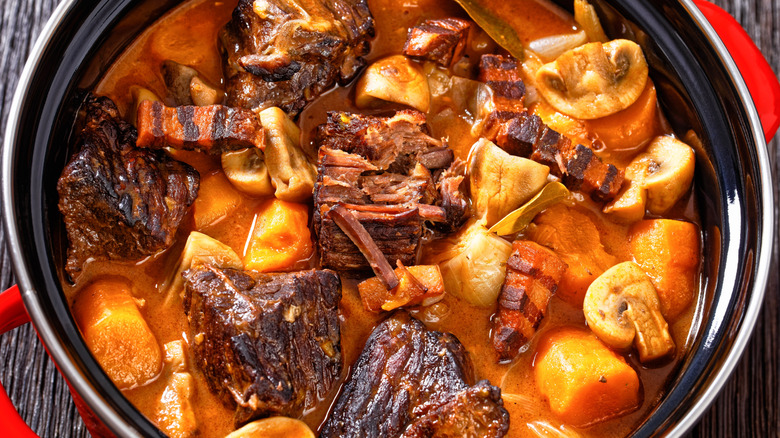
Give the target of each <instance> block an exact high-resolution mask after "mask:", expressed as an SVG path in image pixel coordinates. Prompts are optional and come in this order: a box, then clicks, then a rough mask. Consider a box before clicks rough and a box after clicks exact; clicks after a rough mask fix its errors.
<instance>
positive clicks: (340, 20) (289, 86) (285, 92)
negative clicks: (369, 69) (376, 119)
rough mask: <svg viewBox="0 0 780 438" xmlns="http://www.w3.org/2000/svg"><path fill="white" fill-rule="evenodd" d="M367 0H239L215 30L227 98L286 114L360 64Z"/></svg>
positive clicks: (368, 31) (367, 28) (368, 30)
mask: <svg viewBox="0 0 780 438" xmlns="http://www.w3.org/2000/svg"><path fill="white" fill-rule="evenodd" d="M373 36H374V19H373V17H372V16H371V12H370V11H369V9H368V4H367V2H366V0H306V1H298V0H264V1H252V0H240V1H239V2H238V6H237V7H236V9H235V10H234V11H233V18H232V19H231V21H230V22H229V23H228V24H227V25H226V26H225V28H224V29H223V30H222V32H221V34H220V40H221V42H222V49H223V61H224V62H223V66H224V71H225V78H226V87H227V97H228V105H230V106H238V107H242V108H246V109H256V108H266V107H269V106H278V107H280V108H282V109H283V110H285V111H286V112H287V113H288V114H290V115H295V114H297V113H298V112H299V111H300V110H301V109H303V107H304V106H305V105H306V104H307V103H308V102H310V101H312V100H313V99H314V98H316V97H317V96H319V95H320V94H321V93H322V92H323V91H326V90H327V89H329V88H330V87H332V86H333V85H334V84H335V83H336V82H337V81H338V82H340V83H346V82H347V81H349V80H350V79H352V78H353V77H354V76H355V74H357V72H358V71H359V70H360V68H361V67H362V66H363V65H364V64H365V61H364V60H363V58H362V56H363V55H365V54H366V53H368V49H369V45H368V39H369V38H371V37H373Z"/></svg>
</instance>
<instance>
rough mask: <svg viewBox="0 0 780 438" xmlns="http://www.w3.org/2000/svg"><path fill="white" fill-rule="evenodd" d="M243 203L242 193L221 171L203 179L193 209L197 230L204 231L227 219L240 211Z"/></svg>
mask: <svg viewBox="0 0 780 438" xmlns="http://www.w3.org/2000/svg"><path fill="white" fill-rule="evenodd" d="M241 201H242V197H241V193H239V192H238V190H236V189H235V188H234V187H233V184H230V181H229V180H228V179H227V177H226V176H225V174H224V173H223V172H222V171H221V170H217V171H214V172H212V173H210V174H208V175H206V176H205V177H203V178H201V180H200V190H199V191H198V197H197V199H195V203H194V205H193V207H192V210H193V214H194V215H195V229H197V230H199V231H200V230H203V229H204V228H207V227H209V226H211V225H214V224H215V223H217V222H219V221H220V220H222V219H224V218H226V217H227V216H229V215H230V214H231V213H233V212H235V211H236V210H237V209H238V207H239V206H240V205H241Z"/></svg>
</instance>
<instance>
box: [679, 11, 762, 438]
mask: <svg viewBox="0 0 780 438" xmlns="http://www.w3.org/2000/svg"><path fill="white" fill-rule="evenodd" d="M680 3H681V4H682V5H683V7H684V8H685V9H686V11H687V12H688V13H689V14H690V15H691V17H693V19H694V20H695V21H696V23H697V24H698V25H699V29H700V30H701V31H702V32H703V33H704V34H705V35H706V36H707V39H708V40H709V42H710V44H711V46H712V47H713V48H714V49H715V51H716V53H717V55H718V57H719V58H720V61H721V62H722V63H723V65H724V66H725V67H726V69H727V70H728V74H729V77H730V78H731V81H732V83H733V84H734V86H735V87H736V88H737V91H738V92H739V95H740V97H741V98H742V101H743V102H744V104H745V110H746V111H747V114H748V117H749V118H750V126H751V128H752V133H753V138H754V140H755V144H756V155H757V159H758V166H759V172H760V187H762V188H763V190H761V195H762V204H763V206H764V209H763V212H762V213H763V216H762V217H761V218H760V221H761V226H762V228H761V230H762V233H763V235H762V238H761V239H760V241H759V242H758V246H759V249H758V257H757V265H756V269H755V277H754V281H755V282H754V286H753V289H752V290H753V293H752V294H751V296H750V301H749V302H748V304H747V308H746V310H745V313H744V315H743V319H742V322H741V325H740V328H739V331H738V333H737V335H736V337H735V338H734V340H733V342H732V344H731V348H730V349H729V351H728V355H727V356H726V359H725V360H724V361H723V362H721V364H720V365H719V367H718V369H717V376H716V377H715V378H714V379H713V380H712V381H711V383H710V384H709V385H708V386H707V388H706V389H705V390H704V391H703V392H702V393H701V394H700V395H699V397H698V398H697V399H696V401H695V402H694V403H693V405H692V406H691V407H690V409H688V410H687V411H686V413H685V415H684V416H683V417H682V418H681V419H680V420H679V421H678V422H677V423H676V424H674V425H673V426H672V427H671V428H670V429H669V431H668V436H672V437H677V436H682V435H683V434H684V433H685V432H686V431H688V430H689V429H690V428H691V427H693V425H694V424H696V422H697V421H698V420H699V418H700V417H701V416H702V414H704V412H705V411H706V410H707V409H708V408H709V407H710V405H712V402H713V401H715V398H716V397H717V395H718V394H719V393H720V390H721V389H722V388H723V385H725V384H726V382H727V381H728V379H729V377H730V376H731V374H732V373H733V372H734V369H735V368H736V366H737V363H739V360H740V358H741V357H742V353H743V352H744V351H745V347H747V344H748V341H749V340H750V336H751V335H752V334H753V329H754V328H755V325H756V321H757V320H758V315H759V313H760V312H761V306H762V304H763V302H764V295H765V293H766V285H767V281H768V279H769V267H770V264H771V260H772V242H774V234H775V227H774V209H773V207H774V194H773V193H772V190H771V187H774V185H773V183H772V171H771V165H770V162H769V153H768V151H767V145H766V140H765V137H764V132H763V129H762V126H761V120H760V118H759V117H758V111H757V110H756V107H755V105H754V104H753V98H752V97H751V95H750V91H749V90H748V88H747V85H746V84H745V80H744V78H743V77H742V74H741V73H740V72H739V69H738V68H737V65H736V64H735V63H734V59H733V58H732V57H731V54H730V53H729V51H728V50H727V49H726V46H725V45H724V44H723V41H722V40H721V39H720V37H719V36H718V34H717V32H716V31H715V29H714V28H713V27H712V25H711V24H710V22H709V21H708V20H707V19H706V17H705V16H704V14H702V12H701V11H700V10H699V8H698V7H697V6H696V5H695V4H694V3H693V0H680ZM729 250H730V251H732V252H736V251H738V249H737V248H733V247H732V248H729ZM736 256H737V257H738V256H739V254H737V255H736Z"/></svg>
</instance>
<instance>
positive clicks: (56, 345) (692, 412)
mask: <svg viewBox="0 0 780 438" xmlns="http://www.w3.org/2000/svg"><path fill="white" fill-rule="evenodd" d="M680 2H681V4H682V5H683V7H684V8H685V9H686V11H687V12H688V13H689V14H690V15H691V17H693V19H694V20H695V21H696V23H697V24H698V26H699V28H700V30H701V31H702V32H703V33H704V34H705V35H706V36H707V38H708V40H709V42H710V43H711V46H712V47H713V48H714V49H715V51H716V53H717V55H718V57H719V58H720V60H721V62H722V63H723V65H724V66H725V67H726V68H727V70H728V74H729V77H730V78H731V80H732V83H733V84H734V86H735V87H736V88H737V91H738V93H739V95H740V96H741V97H742V100H743V103H744V104H745V109H746V111H747V114H748V117H749V118H750V123H751V127H752V134H753V137H754V139H755V144H756V154H757V159H758V165H759V172H760V183H761V187H764V188H770V187H773V185H772V174H771V170H770V169H771V167H770V163H769V156H768V152H767V147H766V142H765V140H764V134H763V132H762V129H761V121H760V119H759V117H758V112H757V111H756V108H755V106H754V105H753V100H752V97H751V96H750V92H749V91H748V89H747V86H746V84H745V82H744V80H743V78H742V75H741V74H740V72H739V70H738V69H737V67H736V64H735V63H734V61H733V59H732V58H731V55H730V54H729V52H728V50H727V49H726V47H725V46H724V44H723V42H722V41H721V39H720V37H719V36H718V35H717V33H716V32H715V30H714V29H713V27H712V26H711V25H710V23H709V22H708V21H707V19H706V18H705V17H704V15H703V14H702V13H701V11H699V9H698V8H697V7H696V6H695V4H694V3H693V1H692V0H680ZM75 4H76V0H64V1H63V2H62V3H60V4H59V6H58V7H57V8H56V9H55V11H54V13H53V14H52V16H51V18H50V19H49V20H48V22H47V23H46V25H45V26H44V28H43V30H42V32H41V34H40V36H39V37H38V40H37V41H36V43H35V45H34V47H33V49H32V51H31V52H30V56H29V58H28V60H27V62H26V64H25V67H24V69H23V71H22V74H21V76H20V78H19V83H18V85H17V88H16V92H15V94H14V97H13V100H12V103H11V108H10V112H9V116H8V121H7V124H6V133H5V138H4V144H5V147H4V148H3V153H2V174H0V188H2V195H3V199H2V208H3V211H2V215H3V222H4V227H5V231H6V236H7V239H8V243H9V245H8V251H9V253H10V255H11V259H12V262H13V267H14V272H15V274H16V279H17V281H18V285H19V290H20V292H21V295H22V299H23V300H24V304H25V307H26V309H27V312H28V314H29V315H30V318H31V319H32V321H33V323H34V325H35V328H36V330H37V332H38V335H39V336H40V337H41V339H42V340H43V342H44V344H45V346H46V349H47V352H48V353H49V355H50V356H51V357H52V359H53V360H54V362H55V363H56V364H57V367H58V369H59V370H60V372H62V374H63V375H64V376H65V378H66V379H67V381H68V382H69V383H70V384H71V386H72V387H73V388H74V389H75V390H76V392H77V393H78V394H79V396H80V397H81V399H82V400H83V401H84V402H86V404H87V405H88V406H89V407H90V409H91V410H92V411H93V412H94V413H95V414H96V415H97V416H98V418H99V419H100V420H101V421H102V422H103V424H104V425H106V426H107V427H108V428H109V429H110V430H111V431H112V432H114V433H115V434H117V435H118V436H123V437H124V436H127V437H140V436H141V435H139V434H138V432H137V430H136V429H135V428H134V427H133V425H132V424H129V423H128V422H127V421H125V419H124V418H123V417H122V416H120V415H119V414H118V413H117V412H115V411H114V410H113V409H111V408H110V407H109V405H108V404H107V403H106V402H105V399H104V397H103V396H102V395H101V393H100V392H99V391H98V390H97V389H96V388H95V387H94V386H93V385H91V384H90V383H89V381H88V380H87V379H86V378H85V377H84V375H82V373H81V372H80V371H79V370H78V369H77V368H76V366H75V365H74V364H73V363H72V362H71V358H70V355H69V353H68V352H67V350H66V348H65V347H64V346H63V345H62V344H60V342H59V339H58V337H57V335H56V333H55V330H54V328H53V327H52V325H51V324H50V323H49V322H48V320H47V319H46V317H45V315H44V312H43V310H42V306H41V303H40V301H39V299H40V298H39V297H38V295H37V294H36V293H35V291H34V290H33V287H32V284H33V283H32V280H31V278H30V274H29V272H28V271H27V269H26V267H25V265H24V263H23V257H22V251H21V248H22V246H21V239H20V235H19V230H18V228H17V226H16V221H17V220H18V219H19V218H17V217H15V215H14V213H13V212H14V208H13V206H14V193H13V192H12V180H13V178H11V175H12V174H13V171H14V170H15V169H14V167H13V156H14V149H15V145H16V137H17V129H16V128H17V125H18V122H19V116H20V114H21V110H22V102H23V100H24V95H25V93H26V90H28V89H29V88H30V86H31V85H32V83H31V81H32V76H33V72H34V71H36V69H37V68H38V66H39V64H40V61H41V57H42V54H43V53H44V51H45V49H46V47H47V46H48V44H49V43H50V41H51V38H52V36H53V35H54V31H55V30H56V29H57V28H58V27H59V25H60V23H61V22H62V20H63V18H64V17H65V16H66V15H67V14H68V13H69V11H71V9H72V8H73V7H74V6H75ZM761 192H762V203H763V205H764V206H766V208H764V209H763V216H762V217H761V218H760V221H761V226H762V232H763V238H762V239H761V241H760V242H758V245H759V251H758V256H757V258H756V259H757V265H756V268H755V276H754V288H753V293H752V294H751V297H750V301H749V302H748V304H747V308H746V310H745V313H744V315H743V319H742V321H741V325H740V327H739V330H738V333H737V335H736V337H735V338H734V340H733V343H732V345H731V348H730V349H729V350H728V355H727V357H726V359H725V360H724V361H723V362H721V363H720V365H719V366H718V368H717V376H716V377H715V378H714V379H713V380H712V381H711V383H710V384H709V385H708V386H707V388H706V389H705V390H704V391H703V392H702V393H701V394H700V395H699V397H698V398H697V399H696V400H695V402H694V403H693V404H692V406H691V407H690V408H689V409H688V410H687V412H686V413H685V415H684V416H683V417H682V418H681V419H680V421H678V422H677V423H676V424H674V425H673V426H672V427H671V428H670V429H669V431H668V432H667V433H668V436H681V435H682V434H684V433H685V432H686V431H687V430H689V429H690V428H691V427H692V426H693V425H694V424H695V423H696V421H697V420H698V419H699V417H700V416H701V415H702V414H703V413H704V411H705V410H706V409H707V408H708V407H709V406H710V405H711V404H712V402H713V401H714V400H715V397H716V396H717V394H718V393H719V392H720V390H721V389H722V387H723V385H724V384H725V383H726V382H727V381H728V378H729V377H730V376H731V374H732V373H733V371H734V368H735V367H736V365H737V363H738V362H739V359H740V357H741V356H742V353H743V351H744V349H745V347H746V346H747V343H748V341H749V339H750V336H751V334H752V332H753V328H754V327H755V324H756V321H757V318H758V315H759V313H760V310H761V305H762V303H763V298H764V294H765V289H766V284H767V280H768V277H769V267H770V263H771V251H772V244H771V242H773V241H774V240H773V239H774V233H775V230H774V226H773V225H774V217H773V210H772V208H771V207H772V206H773V205H774V201H773V194H772V191H771V190H762V191H761ZM730 250H731V251H737V249H735V248H730Z"/></svg>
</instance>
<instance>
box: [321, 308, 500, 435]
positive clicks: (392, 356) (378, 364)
mask: <svg viewBox="0 0 780 438" xmlns="http://www.w3.org/2000/svg"><path fill="white" fill-rule="evenodd" d="M473 380H474V376H473V370H472V366H471V362H470V361H469V359H468V356H467V352H466V350H465V348H464V347H463V345H462V344H461V343H460V341H458V339H457V338H456V337H455V336H453V335H451V334H449V333H442V332H437V331H432V330H428V329H427V328H426V327H425V325H424V324H423V323H421V322H420V321H418V320H416V319H414V318H412V317H410V316H409V315H408V314H407V313H406V312H398V313H395V314H394V315H393V316H392V317H390V318H389V319H387V320H385V321H384V322H382V323H381V324H379V325H378V326H377V327H376V328H375V329H374V331H373V332H372V333H371V336H370V337H369V338H368V341H366V345H365V347H364V348H363V352H362V353H361V354H360V357H359V358H358V360H357V363H356V364H355V365H354V367H353V368H352V373H351V375H350V377H349V380H348V381H347V383H346V384H345V385H344V387H343V389H342V391H341V394H340V395H339V397H338V399H337V400H336V403H335V405H334V406H333V408H332V410H331V413H330V416H329V417H328V419H327V420H326V421H325V424H324V426H323V428H322V432H321V433H320V437H322V438H329V437H361V438H362V437H389V438H392V437H502V436H504V435H505V434H506V433H507V430H508V429H509V413H508V412H507V411H506V410H505V409H504V407H503V401H502V400H501V390H500V389H498V388H496V387H494V386H492V385H490V383H489V382H487V381H481V382H479V383H477V384H476V385H473Z"/></svg>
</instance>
